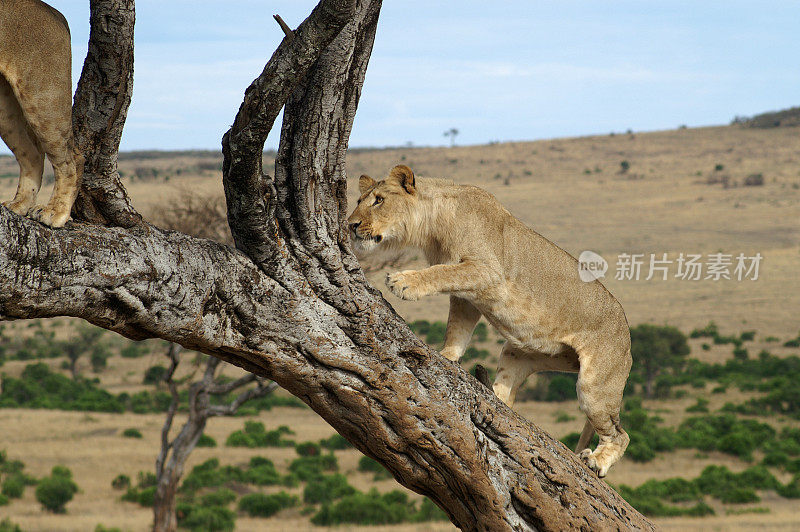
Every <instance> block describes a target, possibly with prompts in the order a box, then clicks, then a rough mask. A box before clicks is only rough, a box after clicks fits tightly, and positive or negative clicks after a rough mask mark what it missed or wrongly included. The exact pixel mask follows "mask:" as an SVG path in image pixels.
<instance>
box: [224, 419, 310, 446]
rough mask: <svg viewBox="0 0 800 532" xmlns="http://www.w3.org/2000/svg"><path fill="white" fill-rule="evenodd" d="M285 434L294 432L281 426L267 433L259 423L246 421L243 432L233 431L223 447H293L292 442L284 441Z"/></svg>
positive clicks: (293, 443)
mask: <svg viewBox="0 0 800 532" xmlns="http://www.w3.org/2000/svg"><path fill="white" fill-rule="evenodd" d="M285 434H294V432H293V431H292V430H291V429H290V428H289V427H287V426H286V425H282V426H280V427H278V428H277V429H275V430H271V431H269V432H267V431H266V429H265V428H264V424H263V423H261V422H260V421H246V422H245V424H244V429H243V430H237V431H234V432H232V433H231V434H230V436H228V439H227V440H226V442H225V445H227V446H229V447H250V448H254V447H294V446H295V442H294V441H293V440H289V439H285V438H283V436H284V435H285Z"/></svg>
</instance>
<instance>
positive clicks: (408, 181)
mask: <svg viewBox="0 0 800 532" xmlns="http://www.w3.org/2000/svg"><path fill="white" fill-rule="evenodd" d="M389 178H394V179H396V180H397V182H398V183H399V184H400V186H401V187H403V188H404V189H405V190H406V192H408V193H409V194H416V193H417V188H416V182H415V180H414V172H412V171H411V168H409V167H408V166H406V165H404V164H398V165H397V166H395V167H394V168H392V171H391V172H389Z"/></svg>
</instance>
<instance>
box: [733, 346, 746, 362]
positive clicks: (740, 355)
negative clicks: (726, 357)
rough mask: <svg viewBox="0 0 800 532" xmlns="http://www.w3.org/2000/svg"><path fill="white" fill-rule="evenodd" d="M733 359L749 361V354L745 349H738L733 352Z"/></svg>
mask: <svg viewBox="0 0 800 532" xmlns="http://www.w3.org/2000/svg"><path fill="white" fill-rule="evenodd" d="M733 357H734V358H736V359H737V360H747V358H748V353H747V349H745V348H744V347H737V348H735V349H734V350H733Z"/></svg>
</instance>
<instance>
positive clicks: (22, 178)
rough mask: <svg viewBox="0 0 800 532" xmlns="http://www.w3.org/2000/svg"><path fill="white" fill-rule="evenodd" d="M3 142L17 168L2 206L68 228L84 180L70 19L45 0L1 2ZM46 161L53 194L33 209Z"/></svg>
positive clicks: (0, 125) (0, 112) (0, 126)
mask: <svg viewBox="0 0 800 532" xmlns="http://www.w3.org/2000/svg"><path fill="white" fill-rule="evenodd" d="M0 137H2V139H3V141H4V142H5V143H6V144H7V145H8V147H9V149H11V151H12V153H14V156H15V157H16V159H17V163H18V164H19V184H18V186H17V193H16V195H15V196H14V199H13V200H11V201H8V202H5V203H3V205H5V206H6V207H8V208H9V209H11V210H12V211H14V212H15V213H17V214H19V215H22V216H26V215H27V216H30V217H32V218H34V219H36V220H39V221H40V222H42V223H43V224H45V225H48V226H51V227H62V226H64V224H65V223H66V222H67V220H68V219H69V216H70V212H71V211H72V204H73V203H74V202H75V197H76V196H77V194H78V186H79V181H80V178H81V175H82V174H83V156H81V154H80V153H78V151H77V150H76V148H75V140H74V138H73V134H72V51H71V48H70V32H69V26H68V25H67V20H66V19H65V18H64V15H62V14H61V13H59V12H58V11H57V10H56V9H54V8H53V7H50V6H49V5H47V4H45V3H44V2H40V1H39V0H0ZM45 155H47V158H48V159H49V160H50V163H51V164H52V165H53V172H54V174H55V187H54V189H53V194H52V196H51V197H50V201H49V202H48V203H47V204H46V205H37V206H35V207H34V205H35V203H36V196H37V195H38V193H39V189H40V188H41V186H42V171H43V170H44V157H45Z"/></svg>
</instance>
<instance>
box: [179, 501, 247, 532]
mask: <svg viewBox="0 0 800 532" xmlns="http://www.w3.org/2000/svg"><path fill="white" fill-rule="evenodd" d="M177 513H178V526H179V527H180V528H188V529H189V530H192V531H193V532H228V531H232V530H233V529H234V527H235V526H236V513H235V512H234V511H233V510H229V509H227V508H223V507H221V506H200V505H189V504H182V505H180V506H179V510H178V512H177Z"/></svg>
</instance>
